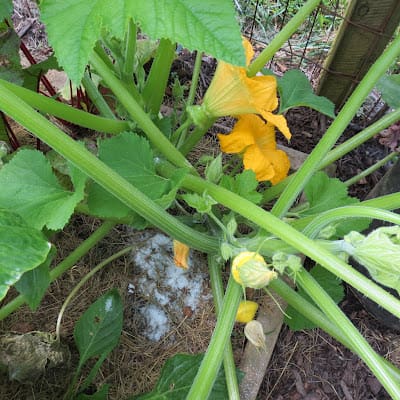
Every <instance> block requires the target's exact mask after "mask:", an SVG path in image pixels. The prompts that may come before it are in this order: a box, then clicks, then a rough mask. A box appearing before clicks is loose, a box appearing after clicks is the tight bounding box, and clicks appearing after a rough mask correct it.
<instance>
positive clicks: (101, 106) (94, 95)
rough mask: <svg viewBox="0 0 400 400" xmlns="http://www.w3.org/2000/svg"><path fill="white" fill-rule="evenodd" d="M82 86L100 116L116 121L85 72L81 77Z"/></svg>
mask: <svg viewBox="0 0 400 400" xmlns="http://www.w3.org/2000/svg"><path fill="white" fill-rule="evenodd" d="M82 85H83V86H84V88H85V90H86V93H87V95H88V96H89V98H90V100H91V101H92V102H93V104H94V105H95V106H96V108H97V110H98V111H99V113H100V115H101V116H102V117H105V118H109V119H115V120H116V119H117V118H116V117H115V115H114V113H113V112H112V110H111V108H110V106H109V105H108V104H107V102H106V101H105V99H104V97H103V96H102V95H101V93H100V92H99V90H98V89H97V86H96V85H95V84H94V82H93V81H92V79H91V78H90V76H89V74H88V73H87V72H85V74H84V75H83V78H82Z"/></svg>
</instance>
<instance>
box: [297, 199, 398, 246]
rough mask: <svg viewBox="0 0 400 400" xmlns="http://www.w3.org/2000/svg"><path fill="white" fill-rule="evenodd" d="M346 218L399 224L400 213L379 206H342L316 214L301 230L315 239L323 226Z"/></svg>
mask: <svg viewBox="0 0 400 400" xmlns="http://www.w3.org/2000/svg"><path fill="white" fill-rule="evenodd" d="M347 218H370V219H380V220H382V221H386V222H391V223H393V224H397V225H400V215H399V214H396V213H393V212H390V211H387V210H382V209H380V208H373V207H365V206H364V207H360V206H344V207H339V208H334V209H332V210H328V211H325V212H323V213H321V214H318V215H317V216H316V217H315V218H314V219H313V220H312V222H311V223H310V224H308V225H307V226H306V228H305V229H304V230H303V234H304V235H306V236H307V237H309V238H311V239H315V238H316V237H317V236H318V233H319V232H320V231H321V229H323V228H324V227H325V226H328V225H329V224H331V223H333V222H335V223H336V222H338V221H340V220H341V219H347Z"/></svg>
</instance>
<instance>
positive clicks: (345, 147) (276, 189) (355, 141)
mask: <svg viewBox="0 0 400 400" xmlns="http://www.w3.org/2000/svg"><path fill="white" fill-rule="evenodd" d="M399 119H400V109H398V110H396V111H393V112H391V113H389V114H386V115H385V116H384V117H382V118H381V119H380V120H379V121H376V122H374V123H373V124H372V125H370V126H369V127H367V128H365V129H363V130H362V131H361V132H359V133H357V134H356V135H354V136H352V137H351V138H350V139H348V140H346V141H345V142H343V143H342V144H340V145H339V146H337V147H335V148H334V149H332V150H331V151H330V152H329V153H328V154H327V155H326V157H325V158H324V159H323V161H322V163H321V164H320V165H319V166H318V168H319V169H320V170H321V169H324V168H326V167H327V166H328V165H330V164H332V163H333V162H335V161H337V160H339V158H342V157H343V156H344V155H345V154H347V153H349V152H350V151H351V150H354V149H355V148H356V147H358V146H360V145H361V144H363V143H364V142H366V141H367V140H369V139H371V138H372V137H373V136H375V135H376V134H377V133H379V132H381V131H382V130H384V129H386V128H387V127H388V126H391V125H393V124H394V123H395V122H396V121H398V120H399ZM293 176H294V175H291V176H289V177H287V178H286V179H284V180H283V181H281V182H279V183H278V184H277V185H275V186H272V187H270V188H268V189H267V190H266V191H265V192H264V194H263V203H264V204H265V203H267V202H269V201H271V200H273V199H275V198H276V197H278V196H279V194H280V193H282V191H283V190H284V188H285V187H286V186H287V185H288V183H289V181H290V180H291V179H293Z"/></svg>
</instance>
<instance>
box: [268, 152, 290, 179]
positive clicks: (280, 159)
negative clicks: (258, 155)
mask: <svg viewBox="0 0 400 400" xmlns="http://www.w3.org/2000/svg"><path fill="white" fill-rule="evenodd" d="M268 159H269V160H270V161H271V163H272V165H273V167H274V170H275V174H274V176H273V177H272V178H271V179H270V181H271V183H272V184H273V185H276V184H277V183H278V182H280V181H281V180H283V179H285V178H286V177H287V174H288V172H289V169H290V160H289V157H288V156H287V154H286V153H285V152H284V151H283V150H275V151H271V152H269V153H268Z"/></svg>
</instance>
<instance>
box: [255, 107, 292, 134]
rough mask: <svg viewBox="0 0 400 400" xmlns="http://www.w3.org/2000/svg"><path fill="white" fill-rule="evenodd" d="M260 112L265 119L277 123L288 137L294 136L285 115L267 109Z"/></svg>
mask: <svg viewBox="0 0 400 400" xmlns="http://www.w3.org/2000/svg"><path fill="white" fill-rule="evenodd" d="M260 114H261V115H262V116H263V118H264V119H265V120H267V121H268V122H270V123H271V124H273V125H275V126H276V127H277V128H278V129H279V130H280V131H281V132H282V133H283V134H284V135H285V137H286V139H288V140H289V139H290V138H291V137H292V134H291V133H290V130H289V128H288V125H287V122H286V118H285V117H284V116H283V115H276V114H272V113H271V112H267V111H263V112H260Z"/></svg>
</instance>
